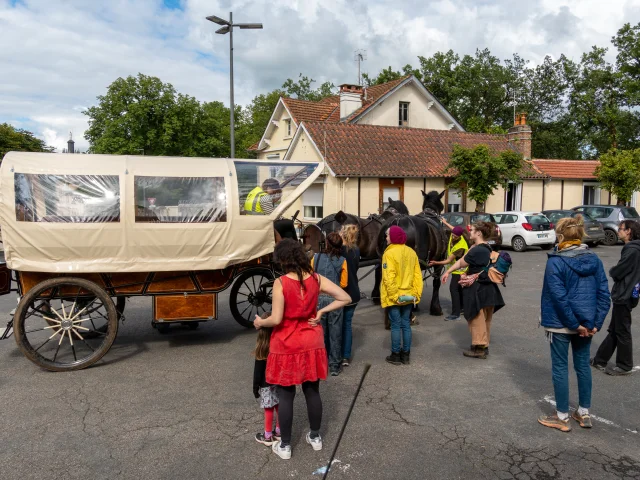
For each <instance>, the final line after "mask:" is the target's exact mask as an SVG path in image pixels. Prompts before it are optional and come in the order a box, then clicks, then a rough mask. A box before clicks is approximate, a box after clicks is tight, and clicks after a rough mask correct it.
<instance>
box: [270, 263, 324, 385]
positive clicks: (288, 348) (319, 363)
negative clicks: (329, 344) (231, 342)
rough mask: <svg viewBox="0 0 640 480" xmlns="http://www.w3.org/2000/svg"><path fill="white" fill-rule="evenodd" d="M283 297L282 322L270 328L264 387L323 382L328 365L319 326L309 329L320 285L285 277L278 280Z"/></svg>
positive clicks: (311, 280) (316, 281)
mask: <svg viewBox="0 0 640 480" xmlns="http://www.w3.org/2000/svg"><path fill="white" fill-rule="evenodd" d="M280 279H281V281H282V293H283V294H284V314H283V317H282V322H280V325H277V326H276V327H274V328H273V332H272V333H271V344H270V345H269V357H268V358H267V373H266V380H267V383H270V384H271V385H282V386H283V387H288V386H291V385H301V384H302V383H303V382H315V381H316V380H326V378H327V372H328V370H329V365H328V362H327V352H326V350H325V349H324V335H323V333H322V325H320V324H318V326H316V327H312V326H311V325H309V319H310V318H314V317H315V316H316V312H317V306H318V295H319V293H320V285H319V283H318V279H317V277H316V276H311V277H309V278H307V279H306V280H304V286H305V289H304V290H301V288H300V282H299V281H298V280H293V279H291V278H289V277H287V276H286V275H283V276H282V277H280Z"/></svg>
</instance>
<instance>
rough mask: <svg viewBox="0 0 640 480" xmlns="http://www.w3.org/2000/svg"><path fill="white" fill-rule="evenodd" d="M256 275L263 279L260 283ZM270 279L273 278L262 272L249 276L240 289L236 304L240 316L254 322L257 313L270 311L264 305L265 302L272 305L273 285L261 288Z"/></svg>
mask: <svg viewBox="0 0 640 480" xmlns="http://www.w3.org/2000/svg"><path fill="white" fill-rule="evenodd" d="M256 277H259V278H260V279H261V281H260V282H259V283H256ZM270 281H271V279H269V278H267V277H265V276H264V275H262V274H261V273H255V274H254V275H251V276H250V277H247V278H246V279H245V280H244V282H242V285H241V286H240V288H239V289H238V294H237V295H238V297H237V298H238V301H237V302H236V306H237V308H238V312H239V313H240V316H241V317H242V318H244V319H245V320H247V321H248V322H251V323H253V320H254V319H255V315H261V314H263V313H266V312H268V311H269V310H267V309H265V308H264V306H263V305H264V304H265V303H267V304H269V305H271V302H272V291H273V287H272V286H269V287H264V288H261V286H262V285H263V284H264V283H268V282H270Z"/></svg>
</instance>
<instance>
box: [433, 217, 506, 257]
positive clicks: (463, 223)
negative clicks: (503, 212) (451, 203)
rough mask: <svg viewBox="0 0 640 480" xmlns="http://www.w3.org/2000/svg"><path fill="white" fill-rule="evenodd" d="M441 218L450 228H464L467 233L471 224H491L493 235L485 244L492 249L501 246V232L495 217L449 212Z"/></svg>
mask: <svg viewBox="0 0 640 480" xmlns="http://www.w3.org/2000/svg"><path fill="white" fill-rule="evenodd" d="M442 217H443V218H444V219H445V220H446V221H447V223H448V224H450V225H451V226H452V227H464V228H466V229H467V232H468V231H469V230H471V224H472V223H475V222H491V223H493V224H494V225H495V229H494V230H493V235H491V238H490V239H489V240H488V242H487V243H488V244H489V245H491V246H493V247H494V248H497V247H500V246H501V245H502V232H501V231H500V227H499V226H498V223H497V222H496V219H495V217H494V216H493V215H491V214H490V213H481V212H450V213H445V214H443V215H442ZM447 230H448V229H447Z"/></svg>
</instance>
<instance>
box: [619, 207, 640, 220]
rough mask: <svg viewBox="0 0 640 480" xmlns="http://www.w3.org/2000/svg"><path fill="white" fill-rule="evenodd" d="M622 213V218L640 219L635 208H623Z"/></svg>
mask: <svg viewBox="0 0 640 480" xmlns="http://www.w3.org/2000/svg"><path fill="white" fill-rule="evenodd" d="M620 212H621V213H622V216H623V217H624V218H638V217H640V215H638V212H637V211H636V209H635V208H633V207H627V208H621V209H620Z"/></svg>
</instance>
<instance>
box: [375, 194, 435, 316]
mask: <svg viewBox="0 0 640 480" xmlns="http://www.w3.org/2000/svg"><path fill="white" fill-rule="evenodd" d="M444 193H445V192H444V191H443V192H442V193H438V192H436V191H432V192H429V193H425V192H424V191H422V197H423V202H422V212H421V213H419V214H418V215H407V214H403V213H398V214H394V215H393V216H391V217H390V218H388V219H387V220H386V221H385V222H384V224H383V225H382V228H381V230H380V232H379V233H378V240H377V252H378V255H379V257H382V255H383V254H384V251H385V249H386V248H387V246H388V245H387V239H386V233H387V230H388V229H389V228H390V227H391V226H393V225H398V226H399V227H401V228H402V229H403V230H404V231H405V232H406V234H407V243H406V245H407V246H408V247H411V248H413V249H414V250H415V251H416V254H417V255H418V259H419V260H420V264H421V266H422V267H423V269H424V270H428V268H429V267H427V264H428V263H429V261H430V260H441V259H444V256H445V254H446V249H447V238H446V234H445V231H444V229H443V228H442V224H441V223H440V220H439V216H440V213H442V211H443V210H444V205H443V203H442V197H443V196H444ZM394 208H395V209H396V210H397V211H398V212H400V210H398V208H397V207H395V202H394ZM431 268H432V270H431V272H430V276H433V293H432V296H431V304H430V312H429V313H430V314H431V315H434V316H440V315H442V307H441V306H440V285H441V281H440V276H441V274H442V269H443V267H442V266H435V267H431ZM380 276H381V272H380ZM377 277H378V272H376V287H378V288H379V282H378V281H377V280H378V278H377ZM376 293H378V290H377V289H376V288H374V292H373V293H372V296H374V297H376ZM377 296H379V294H378V295H377Z"/></svg>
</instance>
